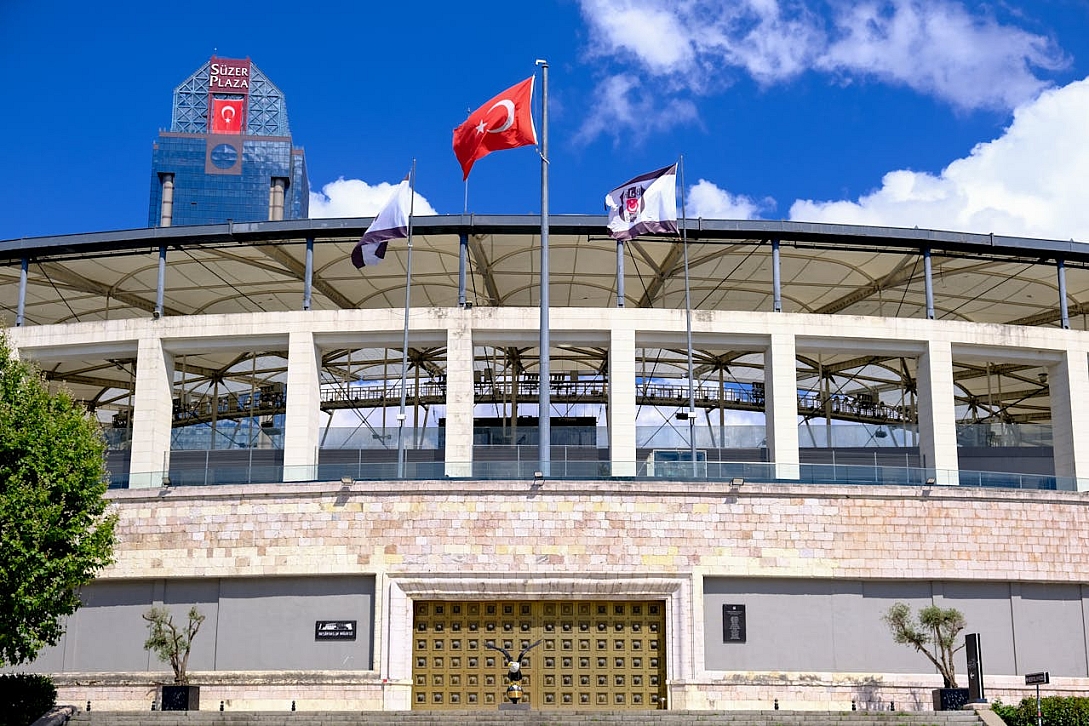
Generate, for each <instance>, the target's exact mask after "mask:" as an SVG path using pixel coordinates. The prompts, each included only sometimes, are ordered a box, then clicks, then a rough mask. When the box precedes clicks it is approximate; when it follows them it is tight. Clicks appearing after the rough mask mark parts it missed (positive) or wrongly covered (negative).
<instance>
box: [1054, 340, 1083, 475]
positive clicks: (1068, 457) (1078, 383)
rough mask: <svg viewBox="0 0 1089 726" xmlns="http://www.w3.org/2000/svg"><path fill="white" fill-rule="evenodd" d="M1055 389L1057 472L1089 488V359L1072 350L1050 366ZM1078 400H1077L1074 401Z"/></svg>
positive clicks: (1055, 453)
mask: <svg viewBox="0 0 1089 726" xmlns="http://www.w3.org/2000/svg"><path fill="white" fill-rule="evenodd" d="M1047 378H1048V386H1049V387H1050V393H1051V436H1052V440H1053V444H1052V445H1053V447H1054V457H1055V476H1063V477H1077V478H1078V486H1077V488H1078V491H1089V408H1086V406H1085V405H1084V402H1085V401H1089V360H1087V359H1086V354H1085V351H1071V350H1068V351H1066V352H1065V353H1064V354H1063V358H1062V360H1061V361H1059V362H1058V363H1057V364H1055V365H1053V366H1050V367H1049V368H1048V370H1047ZM1075 401H1076V402H1077V403H1076V404H1075V403H1074V402H1075Z"/></svg>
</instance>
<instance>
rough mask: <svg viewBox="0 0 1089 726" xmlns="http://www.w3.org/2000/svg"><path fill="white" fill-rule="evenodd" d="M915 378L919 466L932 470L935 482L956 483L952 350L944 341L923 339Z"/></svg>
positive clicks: (955, 428) (955, 425)
mask: <svg viewBox="0 0 1089 726" xmlns="http://www.w3.org/2000/svg"><path fill="white" fill-rule="evenodd" d="M916 378H917V381H916V388H917V394H918V406H917V408H918V412H919V457H920V459H921V460H922V462H921V463H922V466H923V468H924V469H928V470H930V471H932V472H933V475H934V482H935V483H936V484H957V483H959V478H958V476H957V469H958V463H957V415H956V408H955V406H954V397H953V393H954V389H953V350H952V347H951V346H950V345H949V343H948V342H936V341H933V340H932V341H929V342H927V344H926V351H925V352H924V353H923V354H922V355H921V356H919V372H918V376H917V377H916Z"/></svg>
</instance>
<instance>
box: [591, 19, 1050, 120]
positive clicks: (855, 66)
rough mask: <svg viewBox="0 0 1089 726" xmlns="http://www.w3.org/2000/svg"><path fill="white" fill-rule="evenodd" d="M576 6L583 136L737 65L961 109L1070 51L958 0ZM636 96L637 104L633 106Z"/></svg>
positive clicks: (706, 87)
mask: <svg viewBox="0 0 1089 726" xmlns="http://www.w3.org/2000/svg"><path fill="white" fill-rule="evenodd" d="M580 6H581V9H582V15H583V17H584V18H585V20H586V22H587V25H588V27H589V30H590V45H589V51H588V53H589V55H590V57H591V58H592V59H594V61H595V62H597V63H598V65H599V66H600V67H601V70H602V81H601V82H600V85H599V88H598V90H597V93H596V95H597V98H598V99H599V101H598V107H597V108H596V109H595V113H594V115H593V116H592V117H591V119H590V120H589V121H588V122H587V124H586V125H585V127H584V128H583V136H585V137H592V136H593V135H596V134H601V133H605V132H607V131H610V130H612V131H613V133H614V134H616V133H618V132H617V131H616V129H618V128H619V127H623V126H628V127H630V128H638V127H639V126H643V125H646V124H647V122H648V121H649V123H650V126H651V127H652V128H662V127H665V126H667V125H668V121H667V120H666V119H669V114H670V111H671V110H673V109H672V108H670V107H671V106H673V105H674V104H676V102H677V101H676V98H677V97H678V96H679V95H683V94H687V93H694V94H708V93H712V92H715V91H718V90H721V89H723V88H725V87H727V86H729V85H730V84H731V83H732V82H733V81H734V80H736V77H737V75H739V74H747V75H749V76H750V77H752V78H753V79H754V80H756V81H757V82H758V83H760V84H762V85H771V84H775V83H781V82H785V81H789V80H791V79H793V78H796V77H797V76H799V75H801V74H802V73H805V72H807V71H818V72H822V73H828V74H831V75H833V76H835V77H836V79H837V80H838V81H839V82H848V83H849V82H851V81H853V80H862V79H874V80H878V81H881V82H885V83H893V84H898V85H903V86H907V87H909V88H912V89H914V90H915V91H917V92H919V93H922V94H928V95H932V96H934V97H936V98H939V99H941V100H942V101H944V102H946V103H948V104H950V105H952V106H954V107H956V108H958V109H962V110H966V109H967V110H970V109H976V108H998V109H1012V108H1014V107H1016V106H1017V105H1018V104H1020V103H1023V102H1025V101H1027V100H1029V99H1031V98H1034V97H1035V96H1036V95H1037V94H1038V93H1039V92H1040V90H1041V89H1043V88H1045V87H1047V86H1048V85H1049V83H1048V81H1046V80H1044V79H1041V78H1040V77H1038V75H1037V71H1038V70H1041V69H1044V70H1048V69H1056V68H1059V67H1063V66H1064V65H1066V64H1067V62H1068V60H1067V59H1066V58H1065V56H1064V55H1063V54H1062V53H1061V51H1060V50H1059V49H1058V48H1056V47H1055V45H1054V43H1052V41H1051V40H1049V39H1048V38H1046V37H1043V36H1040V35H1035V34H1033V33H1030V32H1028V31H1026V30H1023V29H1021V28H1018V27H1015V26H1012V25H1006V24H1002V23H1000V22H999V21H998V20H996V19H995V18H994V17H991V16H989V15H982V14H972V13H970V12H969V11H968V10H967V9H966V8H965V7H964V5H963V4H961V3H960V2H958V1H957V0H869V2H861V3H859V2H848V1H847V0H580ZM635 79H642V81H637V80H635ZM650 87H653V93H649V92H648V88H650ZM633 99H641V100H633ZM633 107H634V108H637V109H638V110H639V111H640V114H639V115H633V114H631V113H630V111H631V108H633ZM694 110H695V107H694V106H692V107H691V110H690V111H688V109H687V108H686V112H688V113H694ZM614 112H615V116H613V117H612V121H611V124H610V123H606V121H605V119H609V118H610V115H611V114H613V113H614ZM689 120H691V119H690V118H689V117H688V116H687V115H686V116H685V117H682V118H681V119H678V121H689Z"/></svg>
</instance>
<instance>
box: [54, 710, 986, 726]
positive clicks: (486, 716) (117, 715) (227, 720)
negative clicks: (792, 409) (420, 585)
mask: <svg viewBox="0 0 1089 726" xmlns="http://www.w3.org/2000/svg"><path fill="white" fill-rule="evenodd" d="M69 723H70V724H84V725H86V726H144V725H145V724H147V725H148V726H304V725H305V726H369V725H370V724H391V725H393V726H397V725H398V724H403V725H404V726H425V725H431V724H434V725H436V726H438V725H440V724H441V725H442V726H447V725H451V724H453V725H459V724H473V725H474V726H552V725H553V724H556V725H557V726H558V725H560V724H562V725H563V726H572V725H574V726H608V725H609V724H617V725H621V724H622V725H623V726H681V725H682V724H693V723H695V724H702V725H703V726H802V725H803V724H804V726H970V725H972V724H981V723H982V719H980V717H979V716H978V715H977V714H976V713H975V712H972V711H939V712H934V711H895V712H887V711H885V712H883V711H876V712H875V711H846V712H818V711H523V712H519V711H498V710H495V711H367V712H357V711H294V712H292V711H246V712H242V711H238V712H230V711H188V712H186V711H147V712H134V711H92V712H87V711H80V712H77V713H76V714H74V715H73V716H72V718H71V720H70V721H69Z"/></svg>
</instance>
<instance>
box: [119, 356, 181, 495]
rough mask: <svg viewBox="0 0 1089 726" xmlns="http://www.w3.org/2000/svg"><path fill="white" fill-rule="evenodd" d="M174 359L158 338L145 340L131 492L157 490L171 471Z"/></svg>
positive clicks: (135, 411) (134, 427) (137, 397)
mask: <svg viewBox="0 0 1089 726" xmlns="http://www.w3.org/2000/svg"><path fill="white" fill-rule="evenodd" d="M173 404H174V356H173V355H171V354H170V353H168V352H167V351H165V350H163V345H162V341H161V340H160V339H159V338H154V337H153V338H142V339H141V340H140V344H139V348H138V352H137V358H136V390H135V392H134V394H133V404H132V430H133V432H134V434H135V435H134V436H133V437H132V456H131V457H130V460H129V488H131V489H139V488H146V487H157V486H161V485H162V483H163V478H164V477H165V476H167V472H168V471H169V469H170V431H171V424H172V422H173V412H174V406H173Z"/></svg>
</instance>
